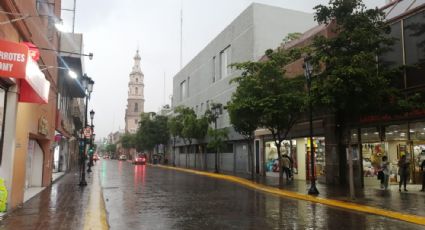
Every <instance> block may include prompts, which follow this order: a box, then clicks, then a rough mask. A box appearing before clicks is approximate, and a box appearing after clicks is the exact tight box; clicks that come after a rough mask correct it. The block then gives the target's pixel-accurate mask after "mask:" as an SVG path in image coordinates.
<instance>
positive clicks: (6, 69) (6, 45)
mask: <svg viewBox="0 0 425 230" xmlns="http://www.w3.org/2000/svg"><path fill="white" fill-rule="evenodd" d="M27 56H28V47H27V46H25V45H23V44H19V43H15V42H9V41H5V40H0V76H1V77H11V78H24V77H25V72H26V66H27Z"/></svg>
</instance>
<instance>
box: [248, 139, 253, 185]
mask: <svg viewBox="0 0 425 230" xmlns="http://www.w3.org/2000/svg"><path fill="white" fill-rule="evenodd" d="M252 142H253V138H248V164H249V166H250V167H251V180H254V155H253V151H252V146H251V144H252Z"/></svg>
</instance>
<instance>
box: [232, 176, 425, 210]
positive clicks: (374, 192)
mask: <svg viewBox="0 0 425 230" xmlns="http://www.w3.org/2000/svg"><path fill="white" fill-rule="evenodd" d="M239 176H240V175H239ZM245 178H246V179H248V177H246V176H245ZM256 182H257V183H259V184H264V185H267V186H271V187H276V188H279V178H278V177H266V178H264V177H261V178H257V179H256ZM316 187H317V189H318V190H319V193H320V194H319V195H318V197H322V198H329V199H335V200H340V201H347V202H353V203H357V204H361V205H368V206H372V207H377V208H381V209H386V210H390V211H395V212H401V213H406V214H412V215H418V216H425V206H424V205H423V204H425V192H420V191H419V190H420V189H421V185H407V189H408V192H404V191H403V192H399V191H398V185H391V186H390V188H389V189H388V190H386V191H385V190H381V189H379V187H365V188H363V189H361V188H360V189H356V191H355V194H356V197H355V199H354V200H351V199H350V192H349V189H348V188H342V187H341V186H330V185H324V184H320V183H316ZM309 188H310V183H309V182H308V181H300V180H294V181H290V182H287V181H286V180H285V178H284V184H283V186H282V187H281V189H283V190H288V191H292V192H297V193H302V194H307V191H308V189H309Z"/></svg>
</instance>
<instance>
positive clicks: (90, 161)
mask: <svg viewBox="0 0 425 230" xmlns="http://www.w3.org/2000/svg"><path fill="white" fill-rule="evenodd" d="M93 118H94V111H93V110H90V129H91V133H92V135H91V137H90V149H91V148H93V136H94V125H93ZM92 166H93V153H92V152H90V153H89V164H88V167H89V168H88V169H87V172H89V173H90V172H92V171H91V167H92Z"/></svg>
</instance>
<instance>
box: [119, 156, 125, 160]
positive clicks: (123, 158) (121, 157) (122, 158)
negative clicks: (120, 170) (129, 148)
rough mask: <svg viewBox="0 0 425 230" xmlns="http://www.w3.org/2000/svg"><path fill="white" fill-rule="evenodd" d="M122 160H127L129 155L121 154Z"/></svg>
mask: <svg viewBox="0 0 425 230" xmlns="http://www.w3.org/2000/svg"><path fill="white" fill-rule="evenodd" d="M119 160H120V161H126V160H127V156H126V155H121V156H120V158H119Z"/></svg>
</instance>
